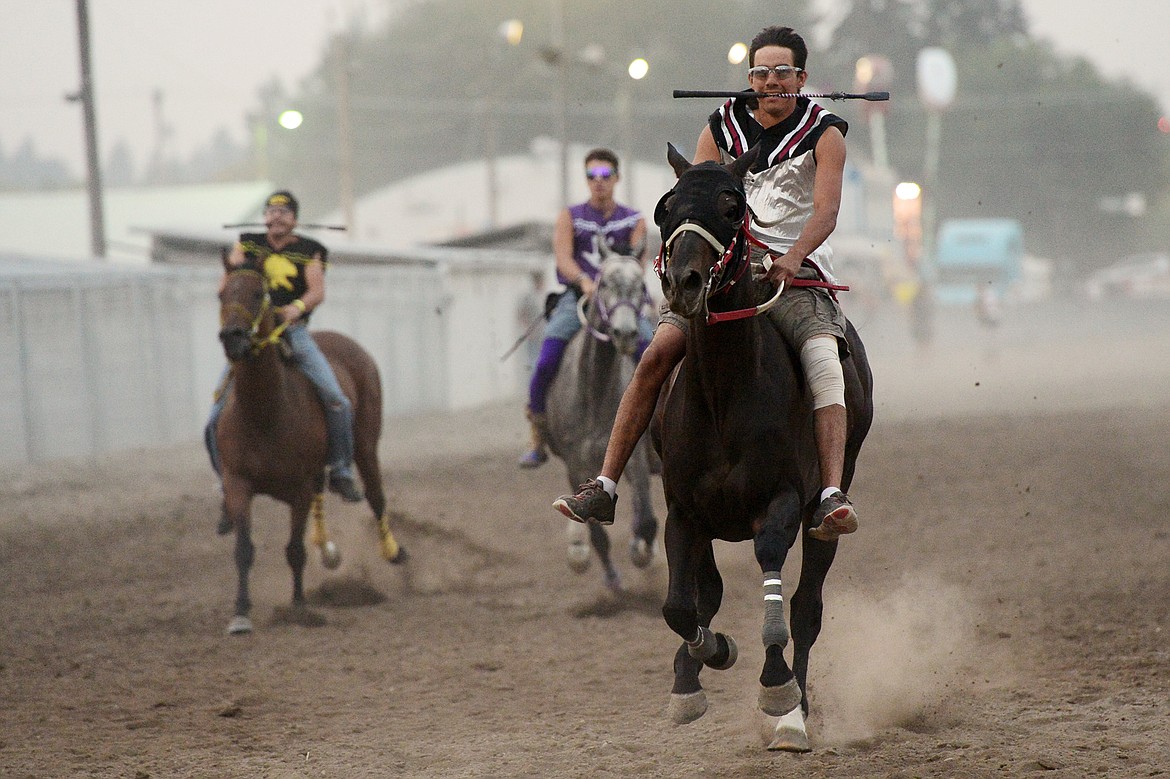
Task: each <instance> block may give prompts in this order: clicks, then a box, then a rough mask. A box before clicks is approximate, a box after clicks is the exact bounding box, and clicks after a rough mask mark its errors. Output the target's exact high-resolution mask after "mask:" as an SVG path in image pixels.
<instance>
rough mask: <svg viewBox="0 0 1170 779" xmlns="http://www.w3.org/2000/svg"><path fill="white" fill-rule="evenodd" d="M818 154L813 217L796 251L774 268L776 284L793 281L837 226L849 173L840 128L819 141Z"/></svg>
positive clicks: (771, 274)
mask: <svg viewBox="0 0 1170 779" xmlns="http://www.w3.org/2000/svg"><path fill="white" fill-rule="evenodd" d="M814 153H815V154H816V161H817V172H816V178H814V179H813V211H812V216H810V217H809V219H808V221H807V222H805V223H804V227H803V228H802V229H801V231H800V237H798V238H797V239H796V243H794V244H792V248H790V249H789V250H788V251H787V253H785V255H784V256H783V257H781V258H780V260H779V262H776V263H774V264H773V265H772V270H770V271H769V272H768V274H767V276H768V279H769V281H771V282H772V283H773V284H779V283H780V281H784V282H785V283H788V282H789V281H791V280H792V278H793V277H794V276H795V275H796V271H797V270H799V269H800V264H801V263H802V262H804V260H805V258H806V257H808V256H809V255H810V254H812V253H813V252H814V251H816V249H817V247H818V246H820V245H821V244H822V243H824V242H825V240H826V239H827V238H828V237H829V235H830V234H832V232H833V228H835V227H836V226H837V211H838V210H839V209H840V207H841V181H842V179H843V178H844V173H845V136H843V135H842V134H841V131H840V130H838V129H837V128H836V127H830V128H829V129H827V130H825V132H824V134H822V135H821V139H820V140H819V141H817V147H816V150H815V152H814Z"/></svg>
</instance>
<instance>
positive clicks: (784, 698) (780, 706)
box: [760, 679, 802, 717]
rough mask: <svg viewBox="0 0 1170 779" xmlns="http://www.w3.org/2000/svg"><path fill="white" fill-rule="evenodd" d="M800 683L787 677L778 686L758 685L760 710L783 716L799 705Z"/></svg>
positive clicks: (774, 715) (775, 715) (771, 714)
mask: <svg viewBox="0 0 1170 779" xmlns="http://www.w3.org/2000/svg"><path fill="white" fill-rule="evenodd" d="M801 697H802V696H801V694H800V685H799V684H797V683H796V679H789V680H788V681H787V682H785V683H784V684H781V685H780V686H778V687H763V686H761V687H760V711H762V712H764V713H765V714H768V715H770V716H773V717H783V716H784V715H785V714H787V713H788V712H790V711H792V710H793V709H795V708H796V707H797V706H799V705H800V699H801Z"/></svg>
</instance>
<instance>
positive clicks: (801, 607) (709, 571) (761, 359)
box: [654, 146, 873, 751]
mask: <svg viewBox="0 0 1170 779" xmlns="http://www.w3.org/2000/svg"><path fill="white" fill-rule="evenodd" d="M756 153H757V150H755V149H753V150H751V151H749V152H747V153H745V154H744V155H742V156H741V157H740V158H739V159H737V160H736V161H734V162H733V163H731V164H730V165H726V166H724V165H719V164H718V163H714V162H704V163H701V164H698V165H691V163H690V162H689V161H687V159H686V158H685V157H683V155H682V154H680V153H679V152H678V150H677V149H675V148H674V147H673V146H671V147H669V149H668V153H667V158H668V160H669V162H670V164H671V166H672V167H673V168H674V170H675V173H677V174H678V177H679V178H678V181H677V183H676V185H675V187H674V188H673V189H672V190H671V191H670V192H668V193H667V194H666V195H665V196H664V197H663V199H662V201H660V203H659V206H658V208H657V209H656V213H655V222H656V223H657V224H658V225H659V227H660V228H661V231H662V236H663V250H662V251H663V253H662V258H661V273H662V289H663V292H664V293H665V295H666V300H667V301H668V303H669V305H670V308H671V310H672V311H674V312H675V313H677V314H679V315H680V316H684V317H687V318H688V320H689V322H690V328H689V333H688V336H687V347H686V348H687V351H686V358H685V359H684V361H683V362H682V364H681V365H680V367H679V370H678V372H677V373H676V375H675V376H674V378H673V381H672V382H668V384H667V386H666V387H665V388H664V390H663V395H662V397H661V398H660V402H659V409H658V412H657V415H656V420H655V426H654V432H655V435H656V439H655V440H656V443H658V444H659V445H660V452H661V455H662V468H663V486H664V489H665V492H666V504H667V517H666V527H665V531H664V533H665V541H666V555H667V561H668V564H669V568H670V581H669V585H668V591H667V596H666V601H665V603H664V605H663V607H662V614H663V617H664V618H665V620H666V623H667V624H668V625H669V626H670V628H671V629H672V630H674V631H675V632H676V633H678V634H679V636H681V637H682V639H683V643H682V645H681V646H680V647H679V649H678V652H677V653H676V654H675V658H674V672H675V674H674V687H673V689H672V690H671V705H670V714H671V717H672V719H673V720H674V721H675V722H678V723H686V722H691V721H693V720H695V719H698V718H699V717H701V716H702V715H703V713H704V712H705V711H706V708H707V699H706V694H705V693H704V691H703V688H702V685H701V684H700V683H699V672H700V671H701V670H702V668H703V666H704V665H707V666H710V667H712V668H716V669H725V668H730V667H731V666H732V664H734V663H735V660H736V657H737V649H736V645H735V642H734V640H732V639H731V638H730V637H729V636H727V635H725V634H724V633H718V632H713V631H712V630H711V629H710V628H711V622H712V620H713V619H714V617H715V614H716V612H717V611H718V610H719V605H720V602H721V600H722V598H723V581H722V579H721V578H720V575H719V571H718V569H717V568H716V564H715V556H714V554H713V551H712V541H713V540H714V539H720V540H723V541H748V540H750V541H752V542H753V544H754V546H755V555H756V560H757V561H758V563H759V565H760V570H761V572H762V573H763V595H764V598H763V603H764V614H763V631H762V632H763V641H764V646H765V660H764V667H763V671H762V673H761V674H760V685H761V686H760V692H759V707H760V709H761V710H762V711H763V712H764V713H765V714H768V715H771V716H776V717H781V718H782V719H781V721H780V723H779V725H778V726H777V729H776V737H775V739H774V740H773V742H772V744H770V745H769V748H770V749H789V750H795V751H807V750H808V740H807V736H806V733H805V727H804V720H805V716H806V715H807V713H808V695H807V692H806V682H807V676H808V661H809V652H810V650H811V649H812V646H813V643H814V642H815V641H816V639H817V635H818V634H819V633H820V629H821V613H822V610H823V600H822V592H821V590H822V586H823V585H824V582H825V577H826V575H827V574H828V572H829V567H830V566H831V565H832V563H833V557H834V555H835V553H836V551H837V542H836V541H833V542H825V541H819V540H817V539H815V538H813V537H811V536H810V535H809V534H808V533H807V532H801V530H802V527H807V523H808V522H809V520H810V518H811V516H812V512H813V510H814V509H815V507H816V503H817V500H818V497H819V496H818V491H819V489H820V487H821V484H820V478H819V473H818V464H817V449H816V442H815V437H814V432H813V408H812V400H811V397H810V394H809V392H808V390H807V387H806V383H805V379H804V376H803V372H802V370H801V367H800V361H799V358H798V357H797V355H796V353H795V351H794V350H793V349H792V348H791V347H789V346H788V345H787V344H786V343H785V341H784V340H783V338H782V337H781V336H780V334H779V332H778V330H777V329H776V328H775V327H774V326H773V325H772V324H771V323H770V322H769V321H767V318H766V317H762V316H751V314H755V313H759V311H760V306H761V304H764V307H766V303H765V301H768V300H769V299H770V298H772V297H773V295H774V293H776V290H775V289H773V288H771V287H767V286H765V285H763V284H761V283H757V282H755V281H754V280H753V279H752V277H751V273H750V270H748V268H747V265H746V264H747V262H748V256H747V249H746V245H745V244H746V242H747V234H746V228H745V225H744V220H745V218H746V217H747V208H746V199H745V196H744V188H743V177H744V174H745V173H746V172H747V171H748V170H749V169H750V167H751V165H752V163H753V162H754V161H755V158H756ZM737 242H738V247H737ZM719 312H722V313H723V316H718V313H719ZM711 313H716V314H717V315H716V316H715V317H714V318H715V319H716V320H723V321H716V322H714V323H712V322H711V319H710V314H711ZM847 342H848V351H849V356H848V357H847V358H846V359H844V360H843V365H842V367H843V368H844V373H845V383H846V390H845V395H846V407H847V409H848V424H849V432H848V438H847V443H846V457H845V460H846V461H845V471H844V479H843V481H842V484H841V485H840V486H841V488H842V489H843V490H848V488H849V484H850V482H851V481H852V478H853V473H854V468H855V464H856V460H857V454H858V451H859V450H860V448H861V444H862V441H863V440H864V438H865V435H866V433H867V431H868V430H869V426H870V422H871V421H872V416H873V401H872V383H873V381H872V375H871V374H870V370H869V364H868V361H867V359H866V356H865V349H864V347H863V346H862V344H861V340H860V339H859V338H858V335H857V332H856V330H854V329H853V326H852V325H849V327H848V331H847ZM797 537H799V538H800V539H801V570H800V581H799V584H798V586H797V588H796V592H795V593H794V595H793V597H792V600H791V604H790V607H791V609H790V610H791V632H790V631H789V626H788V623H786V622H785V619H784V604H783V594H782V587H781V581H780V573H781V570H782V568H783V565H784V561H785V557H786V555H787V553H788V550H789V549H790V548H791V547H792V545H793V544H794V543H795V541H796V539H797ZM790 638H791V639H792V642H793V659H792V667H789V665H788V663H787V661H786V660H785V658H784V649H785V647H786V645H787V644H788V642H789V639H790Z"/></svg>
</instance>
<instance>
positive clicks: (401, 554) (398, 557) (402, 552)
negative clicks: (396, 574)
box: [386, 545, 410, 565]
mask: <svg viewBox="0 0 1170 779" xmlns="http://www.w3.org/2000/svg"><path fill="white" fill-rule="evenodd" d="M409 560H410V555H409V554H407V553H406V547H405V546H401V545H399V546H398V547H397V548H396V549H395V554H394V556H393V557H387V558H386V562H388V563H390V564H391V565H402V564H403V563H405V562H407V561H409Z"/></svg>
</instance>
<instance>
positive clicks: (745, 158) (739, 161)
mask: <svg viewBox="0 0 1170 779" xmlns="http://www.w3.org/2000/svg"><path fill="white" fill-rule="evenodd" d="M759 156H760V145H759V144H756V145H755V146H753V147H751V148H750V149H748V150H747V151H745V152H744V153H743V154H741V155H739V156H738V157H736V158H735V160H734V161H733V162H732V163H731V164H730V165H728V166H727V171H728V172H729V173H731V175H733V176H735V177H736V178H737V179H739V180H740V181H743V177H744V175H746V174H747V172H748V171H749V170H751V169H752V165H753V164H754V163H755V161H756V158H757V157H759Z"/></svg>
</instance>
